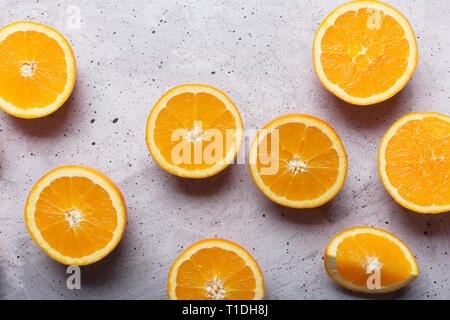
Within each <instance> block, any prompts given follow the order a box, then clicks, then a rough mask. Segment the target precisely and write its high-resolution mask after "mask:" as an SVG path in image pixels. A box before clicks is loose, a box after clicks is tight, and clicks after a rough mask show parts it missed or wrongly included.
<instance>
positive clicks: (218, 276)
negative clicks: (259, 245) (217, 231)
mask: <svg viewBox="0 0 450 320" xmlns="http://www.w3.org/2000/svg"><path fill="white" fill-rule="evenodd" d="M167 291H168V294H169V299H170V300H262V299H263V298H264V281H263V276H262V274H261V270H260V269H259V267H258V265H257V263H256V261H255V260H254V259H253V258H252V257H251V256H250V254H249V253H248V252H247V251H245V249H243V248H242V247H240V246H239V245H237V244H236V243H233V242H231V241H227V240H222V239H208V240H203V241H200V242H197V243H195V244H194V245H192V246H191V247H189V248H187V249H186V250H185V251H184V252H183V253H182V254H181V255H180V256H179V257H178V259H177V260H176V261H175V263H174V264H173V265H172V268H171V269H170V272H169V281H168V286H167Z"/></svg>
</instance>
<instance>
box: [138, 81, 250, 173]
mask: <svg viewBox="0 0 450 320" xmlns="http://www.w3.org/2000/svg"><path fill="white" fill-rule="evenodd" d="M146 138H147V146H148V149H149V150H150V153H151V154H152V156H153V159H155V161H156V162H157V163H158V165H159V166H160V167H161V168H163V169H164V170H166V171H168V172H170V173H172V174H174V175H177V176H180V177H187V178H204V177H209V176H212V175H214V174H217V173H218V172H220V171H222V170H223V169H225V168H226V167H227V166H228V165H229V164H230V163H231V162H232V161H233V159H234V158H235V157H236V154H237V152H238V150H239V148H240V146H241V143H242V139H243V124H242V119H241V116H240V114H239V111H238V110H237V108H236V107H235V105H234V104H233V102H231V100H230V99H229V98H228V97H227V96H226V95H225V94H224V93H222V92H221V91H219V90H217V89H215V88H213V87H210V86H207V85H201V84H186V85H181V86H178V87H175V88H173V89H171V90H169V91H168V92H167V93H165V94H164V95H163V96H162V97H161V98H160V99H159V100H158V102H157V103H156V104H155V106H154V107H153V109H152V111H151V112H150V116H149V117H148V121H147V134H146Z"/></svg>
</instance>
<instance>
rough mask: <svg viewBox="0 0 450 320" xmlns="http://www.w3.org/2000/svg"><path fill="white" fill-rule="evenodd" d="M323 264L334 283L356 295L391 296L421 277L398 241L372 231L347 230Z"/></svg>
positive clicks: (405, 248)
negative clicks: (389, 293)
mask: <svg viewBox="0 0 450 320" xmlns="http://www.w3.org/2000/svg"><path fill="white" fill-rule="evenodd" d="M324 262H325V269H326V271H327V272H328V274H329V276H330V277H331V278H332V279H333V280H334V281H336V282H337V283H338V284H340V285H341V286H343V287H345V288H347V289H349V290H353V291H357V292H365V293H386V292H392V291H395V290H398V289H400V288H402V287H404V286H406V285H408V284H409V283H411V282H412V281H413V280H414V279H415V278H416V277H417V275H418V274H419V269H418V267H417V263H416V261H415V259H414V257H413V255H412V254H411V252H410V251H409V249H408V248H407V247H406V246H405V245H404V244H403V243H402V242H401V241H400V240H399V239H397V238H396V237H395V236H393V235H392V234H390V233H388V232H386V231H383V230H379V229H375V228H369V227H365V228H363V227H360V228H353V229H348V230H346V231H344V232H342V233H341V234H339V235H337V236H336V237H335V238H333V240H331V242H330V244H329V245H328V246H327V248H326V250H325V259H324Z"/></svg>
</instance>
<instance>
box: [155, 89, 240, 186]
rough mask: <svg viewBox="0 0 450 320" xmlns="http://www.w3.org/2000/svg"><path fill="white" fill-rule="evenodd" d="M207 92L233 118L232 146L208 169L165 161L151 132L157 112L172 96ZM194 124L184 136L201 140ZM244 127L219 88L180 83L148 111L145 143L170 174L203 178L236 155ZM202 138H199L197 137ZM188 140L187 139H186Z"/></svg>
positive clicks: (237, 112)
mask: <svg viewBox="0 0 450 320" xmlns="http://www.w3.org/2000/svg"><path fill="white" fill-rule="evenodd" d="M186 92H191V93H194V94H196V93H208V94H211V95H212V96H215V97H217V98H218V99H219V100H221V101H222V102H223V103H224V104H225V106H226V107H227V110H228V111H229V112H231V114H232V115H233V118H234V119H235V121H236V122H235V126H236V129H235V130H234V140H233V141H234V143H233V146H232V147H231V148H230V149H229V151H228V152H227V153H226V154H225V155H224V158H223V160H222V161H219V162H218V163H216V164H215V165H213V166H212V167H210V168H208V169H202V170H198V169H197V170H186V169H183V168H180V167H179V166H177V165H175V164H171V163H169V162H167V161H166V160H165V159H164V157H163V156H162V154H161V151H160V150H159V149H158V147H157V146H156V141H155V135H154V133H153V130H154V129H155V128H156V120H157V118H158V115H159V113H160V112H161V110H163V109H164V108H166V105H167V102H168V101H169V100H170V99H172V98H173V97H174V96H176V95H178V94H181V93H186ZM195 127H196V126H195V125H194V127H193V128H192V129H191V130H190V131H188V132H191V133H188V135H187V136H186V135H184V138H185V139H186V138H187V139H191V140H196V141H202V140H203V139H204V138H205V136H204V134H203V132H201V133H200V131H201V130H199V129H196V128H195ZM197 127H200V125H197ZM243 131H244V127H243V123H242V120H241V116H240V114H239V111H238V110H237V108H236V106H235V105H234V104H233V102H232V101H231V100H230V99H229V98H228V97H227V96H226V95H225V94H224V93H222V92H220V91H219V90H217V89H215V88H213V87H209V86H206V85H198V84H188V85H180V86H178V87H175V88H173V89H171V90H169V91H168V92H167V93H165V94H164V95H163V96H162V97H161V98H160V99H159V101H158V102H157V103H156V104H155V106H154V107H153V109H152V111H151V112H150V116H149V119H148V121H147V129H146V136H147V144H148V147H149V149H150V152H151V154H152V156H153V158H154V159H155V160H156V162H157V163H158V164H159V165H160V166H161V167H162V168H163V169H164V170H166V171H169V172H171V173H172V174H175V175H177V176H180V177H187V178H204V177H209V176H212V175H214V174H216V173H218V172H220V171H222V170H223V169H225V168H226V167H227V166H228V165H229V164H230V163H231V162H232V161H233V159H234V158H235V157H236V155H237V152H238V151H239V149H240V147H241V144H242V141H243V136H244V132H243ZM200 138H201V139H202V140H199V139H200ZM188 141H189V140H188Z"/></svg>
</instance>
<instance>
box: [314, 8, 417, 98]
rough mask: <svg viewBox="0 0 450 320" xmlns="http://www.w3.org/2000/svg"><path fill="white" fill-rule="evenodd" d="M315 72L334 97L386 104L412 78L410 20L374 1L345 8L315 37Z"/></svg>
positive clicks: (413, 45) (414, 49)
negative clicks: (384, 102) (383, 102)
mask: <svg viewBox="0 0 450 320" xmlns="http://www.w3.org/2000/svg"><path fill="white" fill-rule="evenodd" d="M313 57H314V68H315V71H316V74H317V76H318V77H319V80H320V81H321V82H322V84H323V85H324V86H325V88H327V89H328V90H329V91H330V92H331V93H333V94H334V95H336V96H337V97H339V98H341V99H342V100H344V101H347V102H349V103H352V104H356V105H370V104H374V103H378V102H382V101H385V100H387V99H389V98H390V97H392V96H393V95H395V94H396V93H397V92H399V91H400V90H401V89H402V88H403V87H404V86H405V85H406V84H407V83H408V81H409V79H410V78H411V77H412V75H413V74H414V71H415V69H416V66H417V61H418V49H417V40H416V36H415V35H414V32H413V30H412V28H411V25H410V24H409V22H408V20H407V19H406V18H405V17H404V16H403V15H402V14H401V13H400V12H398V11H397V10H396V9H394V8H393V7H391V6H388V5H387V4H384V3H382V2H379V1H374V0H357V1H352V2H348V3H346V4H343V5H341V6H340V7H338V8H337V9H336V10H334V11H333V12H332V13H331V14H330V15H329V16H328V17H327V18H326V19H325V20H324V21H323V22H322V24H321V25H320V27H319V29H318V30H317V33H316V36H315V38H314V46H313Z"/></svg>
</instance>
